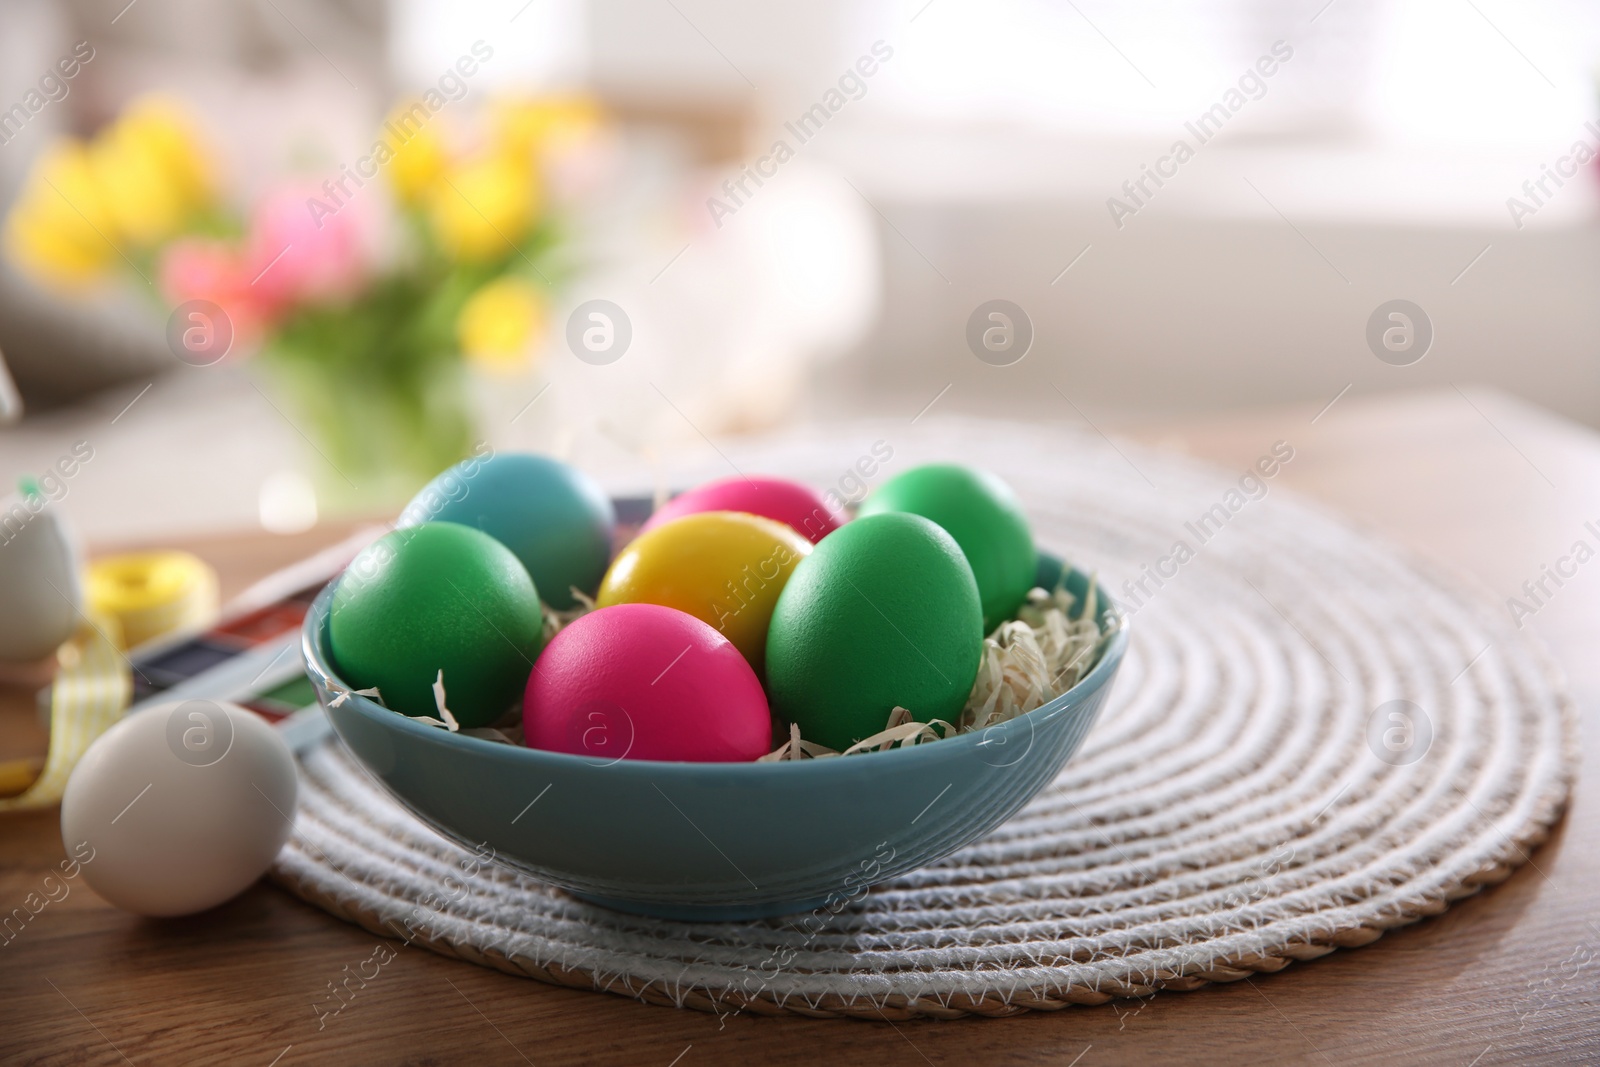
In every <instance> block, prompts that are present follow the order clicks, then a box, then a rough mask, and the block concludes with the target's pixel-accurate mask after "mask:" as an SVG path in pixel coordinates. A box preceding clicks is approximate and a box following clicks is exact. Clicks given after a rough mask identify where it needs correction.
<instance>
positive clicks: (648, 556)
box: [596, 511, 811, 671]
mask: <svg viewBox="0 0 1600 1067" xmlns="http://www.w3.org/2000/svg"><path fill="white" fill-rule="evenodd" d="M810 551H811V542H809V541H807V540H806V539H805V538H803V537H801V536H800V535H799V534H797V533H795V532H794V531H793V530H791V529H790V528H789V527H787V526H785V525H783V524H782V523H778V522H774V521H772V520H771V519H763V518H761V517H760V516H759V515H746V514H744V513H743V512H738V511H704V512H700V513H699V514H696V515H685V516H684V517H683V518H681V519H674V520H673V521H672V522H669V523H666V524H665V525H662V526H658V527H656V528H655V529H654V530H651V531H650V532H649V533H645V534H641V535H640V536H639V537H637V538H635V539H634V540H633V541H632V542H631V543H630V544H629V545H628V546H627V547H626V548H624V549H623V550H622V551H621V552H619V553H617V558H616V560H615V562H613V563H612V564H611V569H610V570H609V571H607V572H606V577H605V581H603V582H601V583H600V595H599V596H598V597H597V598H596V603H598V604H599V605H600V606H601V607H608V606H610V605H612V604H661V605H664V606H666V607H669V608H677V609H678V610H679V611H682V612H686V613H688V614H690V615H693V616H694V617H695V618H697V619H699V620H701V621H702V622H705V623H709V624H710V626H711V628H712V629H714V630H716V631H717V632H718V633H720V634H722V635H723V636H724V637H726V638H727V639H728V640H729V641H732V642H733V644H734V647H735V648H737V649H738V650H739V651H740V652H742V653H743V654H744V657H745V659H747V660H749V661H750V665H751V666H752V667H753V668H755V669H756V670H757V671H760V670H761V669H762V664H763V662H764V658H765V655H766V647H767V625H768V623H769V622H770V621H771V619H772V609H773V606H774V605H775V604H777V602H778V594H779V593H781V592H782V591H783V586H784V583H785V582H787V581H788V580H789V575H790V573H791V572H792V571H793V570H794V568H795V564H797V563H799V562H800V560H802V559H804V558H805V556H806V554H807V553H809V552H810Z"/></svg>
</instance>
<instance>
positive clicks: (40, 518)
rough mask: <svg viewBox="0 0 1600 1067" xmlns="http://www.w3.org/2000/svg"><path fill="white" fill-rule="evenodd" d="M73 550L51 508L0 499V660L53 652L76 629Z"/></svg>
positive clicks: (79, 597) (29, 500)
mask: <svg viewBox="0 0 1600 1067" xmlns="http://www.w3.org/2000/svg"><path fill="white" fill-rule="evenodd" d="M80 565H81V564H80V561H79V558H78V549H77V545H76V543H75V542H74V541H73V538H72V533H71V531H70V530H68V529H67V526H66V524H65V523H63V522H62V521H61V518H60V516H58V515H57V514H56V509H55V508H54V507H53V506H52V505H50V504H48V503H46V502H45V501H44V499H43V498H41V497H38V496H32V497H24V496H21V495H20V494H12V495H10V496H7V497H4V498H0V604H4V605H5V610H4V611H0V661H5V662H11V663H26V662H31V661H32V660H36V659H43V658H44V657H45V656H48V655H50V653H52V652H54V651H55V650H56V647H57V646H59V645H60V644H61V643H62V642H63V641H65V640H66V639H67V638H69V637H71V636H72V633H73V631H74V630H76V629H77V627H78V608H79V606H80V605H81V604H82V602H83V592H82V589H81V587H80V585H79V580H78V570H79V567H80Z"/></svg>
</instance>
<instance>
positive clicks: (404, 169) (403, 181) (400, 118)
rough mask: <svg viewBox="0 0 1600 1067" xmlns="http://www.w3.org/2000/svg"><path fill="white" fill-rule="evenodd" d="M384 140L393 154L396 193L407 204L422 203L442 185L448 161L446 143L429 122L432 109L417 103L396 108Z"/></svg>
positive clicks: (391, 177)
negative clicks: (436, 187)
mask: <svg viewBox="0 0 1600 1067" xmlns="http://www.w3.org/2000/svg"><path fill="white" fill-rule="evenodd" d="M383 143H384V144H385V145H387V146H388V148H389V151H390V152H391V153H392V158H391V159H390V160H389V162H388V163H387V164H386V169H387V171H388V175H389V184H390V185H392V186H393V187H394V192H395V196H397V197H398V198H399V199H400V202H401V203H403V204H416V203H419V202H421V201H422V200H423V198H424V197H426V196H427V195H428V193H429V192H431V191H432V190H433V188H434V186H436V185H437V184H438V182H439V175H441V174H443V173H444V168H445V163H446V158H445V150H444V143H443V141H442V140H441V139H440V137H439V133H438V130H437V129H435V128H434V126H433V125H432V124H431V123H430V122H429V115H428V109H427V108H426V107H425V106H424V105H422V104H415V103H413V104H406V105H402V106H400V107H397V108H395V110H394V112H393V113H392V114H391V115H390V116H389V118H388V120H387V121H386V122H385V123H384V124H383Z"/></svg>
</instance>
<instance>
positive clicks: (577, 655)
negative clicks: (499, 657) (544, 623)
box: [522, 604, 772, 764]
mask: <svg viewBox="0 0 1600 1067" xmlns="http://www.w3.org/2000/svg"><path fill="white" fill-rule="evenodd" d="M522 723H523V740H524V742H525V743H526V744H527V745H528V747H529V748H542V749H546V750H548V751H551V752H569V753H572V754H573V755H578V756H585V757H588V758H589V759H590V760H591V761H594V762H599V763H602V764H603V763H614V762H616V761H617V760H621V759H647V760H680V761H694V762H705V763H728V762H734V761H740V760H753V759H756V758H757V757H759V756H762V755H764V754H766V753H767V752H768V751H769V750H770V748H771V732H772V723H771V716H770V714H769V713H768V711H767V698H766V694H765V693H763V692H762V690H761V683H760V681H758V680H757V678H756V675H755V671H753V670H752V669H751V668H750V664H748V663H747V662H745V658H744V657H743V656H742V655H740V654H739V650H738V649H736V648H735V647H734V646H733V645H732V644H731V643H730V642H729V641H728V639H727V638H725V637H723V636H722V635H721V634H719V633H717V631H715V630H713V629H712V628H711V627H710V626H708V625H707V624H706V623H704V622H701V621H700V620H699V619H696V618H694V617H693V616H691V615H686V614H684V613H683V612H681V611H678V610H676V609H674V608H667V607H662V606H660V605H659V604H617V605H615V606H613V607H608V608H600V609H599V610H598V611H592V612H590V613H589V614H587V615H583V616H580V617H579V618H578V619H577V620H576V621H574V622H573V623H571V624H570V625H568V626H567V627H566V628H565V629H563V630H562V631H561V632H560V633H558V634H556V636H555V637H554V638H552V639H551V641H550V646H549V647H548V648H546V649H545V650H544V654H543V655H541V656H540V657H539V662H538V666H537V667H536V668H535V670H534V671H533V674H532V675H531V676H530V677H529V678H528V689H527V693H526V695H525V697H524V699H523V704H522Z"/></svg>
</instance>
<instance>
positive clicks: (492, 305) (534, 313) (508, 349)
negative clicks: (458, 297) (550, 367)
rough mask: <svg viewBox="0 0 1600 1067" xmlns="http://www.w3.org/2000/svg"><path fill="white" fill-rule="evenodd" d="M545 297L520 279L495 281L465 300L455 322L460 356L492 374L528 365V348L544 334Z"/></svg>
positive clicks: (509, 278)
mask: <svg viewBox="0 0 1600 1067" xmlns="http://www.w3.org/2000/svg"><path fill="white" fill-rule="evenodd" d="M547 321H548V320H547V313H546V307H545V301H544V296H543V294H542V293H540V292H539V290H538V289H537V288H535V287H534V286H533V285H531V284H529V283H528V282H526V281H523V280H522V279H521V278H513V277H502V278H496V279H495V280H494V281H492V282H490V283H488V284H487V285H485V286H484V287H483V288H481V289H479V290H478V291H477V292H475V293H473V294H472V296H471V297H469V298H468V299H467V302H466V304H465V305H464V306H463V307H462V308H461V315H460V317H459V318H457V319H456V340H457V341H459V342H460V344H461V351H462V354H463V355H465V356H466V357H467V358H468V359H469V360H471V361H472V362H473V363H475V364H476V365H478V366H479V367H481V368H483V369H484V370H487V371H490V372H491V373H495V374H515V373H517V372H519V371H522V370H524V369H525V368H526V367H527V365H528V350H529V346H530V345H531V344H532V343H533V342H535V341H537V340H538V339H539V338H540V336H541V335H542V334H543V333H544V330H545V325H546V322H547Z"/></svg>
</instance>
